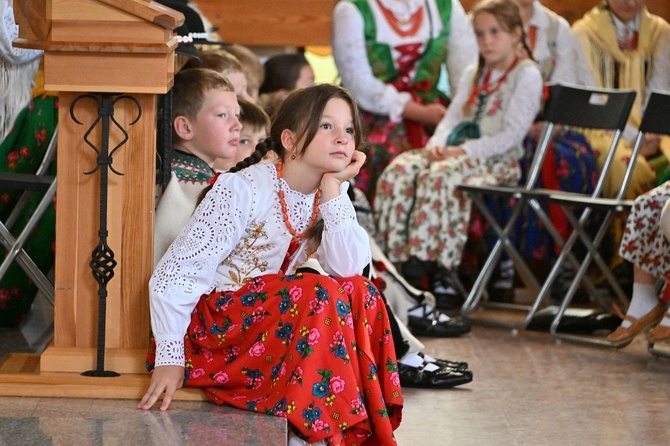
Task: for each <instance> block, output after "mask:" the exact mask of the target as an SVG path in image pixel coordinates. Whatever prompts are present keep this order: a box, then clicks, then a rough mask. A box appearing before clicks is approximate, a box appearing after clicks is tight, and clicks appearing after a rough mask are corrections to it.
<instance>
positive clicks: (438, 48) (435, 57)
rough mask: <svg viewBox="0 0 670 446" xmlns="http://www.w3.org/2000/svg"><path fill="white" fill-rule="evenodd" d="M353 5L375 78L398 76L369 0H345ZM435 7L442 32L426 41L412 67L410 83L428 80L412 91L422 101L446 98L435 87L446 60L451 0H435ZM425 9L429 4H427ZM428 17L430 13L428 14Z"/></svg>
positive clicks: (382, 78) (387, 79) (389, 80)
mask: <svg viewBox="0 0 670 446" xmlns="http://www.w3.org/2000/svg"><path fill="white" fill-rule="evenodd" d="M347 1H350V2H351V3H353V4H354V6H356V7H357V8H358V10H359V11H360V13H361V15H362V16H363V21H364V23H365V46H366V48H367V53H368V62H369V63H370V67H371V68H372V73H373V74H374V75H375V77H376V78H377V79H379V80H381V81H383V82H385V83H389V82H392V81H394V80H395V79H397V78H398V76H399V74H398V70H397V69H396V67H395V64H394V60H393V55H392V54H391V47H390V46H389V45H387V44H385V43H379V42H377V41H376V40H377V39H376V38H377V27H376V24H375V17H374V13H373V12H372V10H371V9H370V5H369V4H368V0H347ZM435 3H436V4H437V9H438V11H439V13H440V18H441V20H442V31H440V34H439V35H438V36H437V37H435V38H433V37H431V38H430V39H429V40H428V42H426V47H425V48H424V51H423V54H422V55H421V58H420V59H419V63H418V66H417V67H415V72H414V79H413V84H415V85H416V84H422V83H424V82H428V83H429V85H430V88H429V89H428V90H423V89H421V90H415V91H414V93H416V95H417V96H419V97H420V98H421V99H423V100H424V101H425V102H427V103H428V102H435V101H436V100H437V99H438V98H441V99H444V100H447V99H448V98H447V96H446V95H445V94H444V92H442V91H440V90H438V88H437V84H438V82H439V80H440V75H441V73H442V65H443V64H444V62H445V61H446V60H447V49H446V43H447V39H448V37H449V28H450V23H451V22H450V19H451V0H435ZM426 8H428V6H427V5H426ZM428 20H430V15H429V16H428Z"/></svg>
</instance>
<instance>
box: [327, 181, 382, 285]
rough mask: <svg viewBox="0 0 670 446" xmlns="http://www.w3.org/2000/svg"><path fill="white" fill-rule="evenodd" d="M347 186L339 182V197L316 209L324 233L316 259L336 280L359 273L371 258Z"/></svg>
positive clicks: (365, 233) (363, 230)
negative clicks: (319, 214) (321, 220)
mask: <svg viewBox="0 0 670 446" xmlns="http://www.w3.org/2000/svg"><path fill="white" fill-rule="evenodd" d="M347 187H349V183H348V182H344V183H342V186H341V187H340V195H338V196H337V197H335V198H333V199H331V200H328V201H326V202H325V203H322V204H321V206H320V207H319V211H320V213H321V217H322V218H323V222H324V230H323V237H322V240H321V245H320V246H319V248H318V249H317V252H316V257H317V260H318V261H319V263H320V264H321V265H322V266H323V269H324V270H326V272H327V273H328V274H330V275H332V276H335V277H349V276H353V275H356V274H361V272H362V271H363V268H365V267H366V266H367V265H368V264H369V263H370V259H371V254H370V238H369V236H368V234H367V232H365V229H363V228H362V227H361V226H360V225H359V224H358V221H357V220H356V210H355V209H354V205H353V204H352V203H351V200H350V199H349V197H348V196H347Z"/></svg>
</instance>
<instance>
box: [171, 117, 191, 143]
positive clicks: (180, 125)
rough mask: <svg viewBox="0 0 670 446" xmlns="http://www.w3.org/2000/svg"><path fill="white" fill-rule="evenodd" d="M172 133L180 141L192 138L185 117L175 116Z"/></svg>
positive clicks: (188, 122) (188, 123)
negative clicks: (173, 132)
mask: <svg viewBox="0 0 670 446" xmlns="http://www.w3.org/2000/svg"><path fill="white" fill-rule="evenodd" d="M172 125H173V126H174V131H175V133H176V134H177V136H179V137H180V138H181V139H182V140H184V141H189V140H190V139H191V138H193V130H192V129H191V121H189V120H188V118H187V117H186V116H177V117H176V118H174V122H173V123H172Z"/></svg>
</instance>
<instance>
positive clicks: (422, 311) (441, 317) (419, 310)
mask: <svg viewBox="0 0 670 446" xmlns="http://www.w3.org/2000/svg"><path fill="white" fill-rule="evenodd" d="M433 311H435V308H433V307H431V306H430V305H428V304H423V305H418V306H417V307H416V308H414V309H412V310H409V311H408V312H407V314H408V315H410V316H415V317H421V318H423V317H426V315H429V316H430V317H433V315H432V313H433ZM450 320H451V318H450V317H449V316H447V315H446V314H444V313H441V312H440V313H439V314H438V316H437V321H438V322H448V321H450Z"/></svg>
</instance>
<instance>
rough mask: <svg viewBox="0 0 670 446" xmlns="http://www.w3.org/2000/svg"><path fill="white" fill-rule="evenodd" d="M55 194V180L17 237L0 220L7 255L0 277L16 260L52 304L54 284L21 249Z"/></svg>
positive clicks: (0, 265) (1, 266) (0, 230)
mask: <svg viewBox="0 0 670 446" xmlns="http://www.w3.org/2000/svg"><path fill="white" fill-rule="evenodd" d="M55 194H56V180H55V179H54V181H53V182H52V183H51V186H49V189H48V190H47V192H46V193H45V194H44V197H42V200H41V201H40V202H39V204H38V205H37V208H36V209H35V212H33V214H32V215H31V217H30V219H29V220H28V222H27V223H26V226H25V227H24V228H23V230H22V231H21V234H19V236H18V237H17V238H14V236H13V235H12V234H11V232H9V230H8V229H7V227H6V226H5V225H4V224H3V223H1V222H0V242H2V244H3V245H4V246H5V248H6V249H7V255H6V257H5V259H4V260H3V262H2V264H0V277H3V276H4V275H5V273H6V272H7V270H8V269H9V266H10V264H11V263H12V262H13V261H14V259H16V260H17V262H18V263H19V265H20V266H21V268H22V269H23V270H24V271H25V272H26V274H28V276H29V277H30V278H31V279H32V280H33V281H34V282H35V285H36V286H37V288H38V289H39V290H40V291H41V292H42V293H43V294H44V296H45V297H46V298H47V300H49V301H50V302H51V303H52V304H53V303H54V286H53V284H52V283H51V282H50V281H49V279H47V278H46V276H45V275H44V274H43V273H42V271H40V269H39V268H38V267H37V265H35V262H33V260H32V259H31V258H30V257H29V256H28V254H27V253H26V252H25V250H24V249H23V245H24V244H25V243H26V241H27V240H28V236H29V235H30V233H31V232H32V230H33V228H34V227H35V225H37V223H39V221H40V219H41V218H42V215H43V214H44V212H45V211H46V210H47V208H48V207H49V205H50V204H51V201H52V199H53V197H54V195H55Z"/></svg>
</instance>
